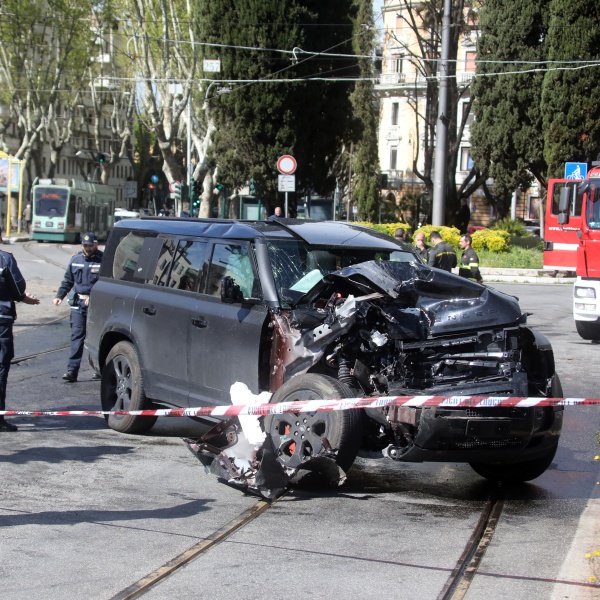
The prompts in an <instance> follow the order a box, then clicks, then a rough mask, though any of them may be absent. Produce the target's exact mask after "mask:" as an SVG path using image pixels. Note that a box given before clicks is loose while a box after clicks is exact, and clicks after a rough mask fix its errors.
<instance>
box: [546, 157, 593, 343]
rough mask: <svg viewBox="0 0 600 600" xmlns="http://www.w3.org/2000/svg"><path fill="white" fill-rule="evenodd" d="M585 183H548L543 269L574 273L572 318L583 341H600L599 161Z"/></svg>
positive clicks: (579, 181) (557, 181)
mask: <svg viewBox="0 0 600 600" xmlns="http://www.w3.org/2000/svg"><path fill="white" fill-rule="evenodd" d="M592 165H593V167H592V169H590V171H589V172H588V174H587V177H586V179H585V180H550V181H549V185H548V202H547V210H546V232H545V233H546V236H545V244H544V269H548V270H549V269H550V268H551V267H552V266H554V267H555V268H556V269H563V270H574V271H576V273H577V279H576V281H575V285H574V286H573V317H574V319H575V325H576V327H577V332H578V333H579V335H580V336H581V337H582V338H583V339H585V340H592V341H594V342H600V162H594V163H592Z"/></svg>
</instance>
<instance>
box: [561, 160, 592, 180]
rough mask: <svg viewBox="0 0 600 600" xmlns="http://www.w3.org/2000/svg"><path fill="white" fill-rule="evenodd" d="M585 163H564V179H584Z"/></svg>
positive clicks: (585, 172) (585, 173)
mask: <svg viewBox="0 0 600 600" xmlns="http://www.w3.org/2000/svg"><path fill="white" fill-rule="evenodd" d="M586 175H587V163H575V162H572V163H565V179H585V178H586Z"/></svg>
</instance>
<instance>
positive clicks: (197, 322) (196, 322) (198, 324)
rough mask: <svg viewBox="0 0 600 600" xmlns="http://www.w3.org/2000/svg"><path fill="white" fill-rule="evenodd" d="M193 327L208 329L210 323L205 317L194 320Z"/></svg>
mask: <svg viewBox="0 0 600 600" xmlns="http://www.w3.org/2000/svg"><path fill="white" fill-rule="evenodd" d="M192 325H193V326H194V327H199V328H200V329H204V328H205V327H208V321H207V320H206V319H205V318H204V317H198V318H197V319H192Z"/></svg>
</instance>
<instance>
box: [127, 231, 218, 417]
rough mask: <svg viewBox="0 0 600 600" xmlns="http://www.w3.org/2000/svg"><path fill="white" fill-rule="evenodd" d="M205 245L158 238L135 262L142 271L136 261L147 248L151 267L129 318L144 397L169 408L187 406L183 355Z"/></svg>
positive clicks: (196, 301)
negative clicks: (141, 371)
mask: <svg viewBox="0 0 600 600" xmlns="http://www.w3.org/2000/svg"><path fill="white" fill-rule="evenodd" d="M205 246H206V244H205V243H202V242H197V241H196V242H195V241H190V240H178V239H168V238H158V240H155V246H154V247H152V248H150V247H149V244H146V245H145V247H144V248H143V249H142V253H141V257H140V260H139V261H138V270H139V271H140V272H143V271H144V267H143V265H140V263H141V262H142V256H143V255H144V250H145V249H146V248H148V250H147V253H146V254H147V256H148V260H149V261H150V262H151V264H152V265H154V266H153V267H152V268H151V269H150V270H149V271H148V274H147V275H146V276H145V279H146V282H145V285H144V286H143V288H142V290H141V291H140V293H139V294H138V296H137V298H136V301H135V306H134V311H133V319H132V330H133V331H134V332H135V335H136V339H137V344H138V352H139V353H140V358H141V363H142V369H143V376H144V388H145V390H146V394H147V395H148V396H150V397H151V398H153V399H155V400H157V401H160V402H164V403H165V404H168V405H171V406H182V407H185V406H187V405H188V369H187V363H188V360H187V353H188V347H189V344H190V329H191V318H192V315H195V314H197V312H198V309H199V297H198V292H197V286H198V281H199V275H198V270H197V269H198V263H200V265H201V264H202V260H203V256H204V248H205ZM153 254H154V257H152V255H153ZM199 256H201V257H202V258H198V257H199ZM192 260H193V264H192Z"/></svg>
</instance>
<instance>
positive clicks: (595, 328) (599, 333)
mask: <svg viewBox="0 0 600 600" xmlns="http://www.w3.org/2000/svg"><path fill="white" fill-rule="evenodd" d="M575 327H576V328H577V333H578V334H579V336H580V337H581V338H582V339H584V340H592V341H593V342H598V341H600V320H599V319H596V320H595V321H575Z"/></svg>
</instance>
